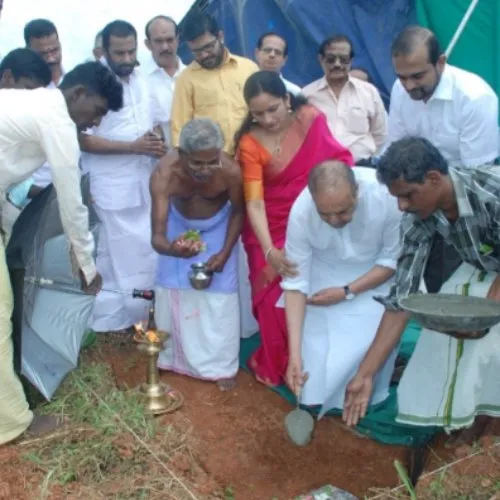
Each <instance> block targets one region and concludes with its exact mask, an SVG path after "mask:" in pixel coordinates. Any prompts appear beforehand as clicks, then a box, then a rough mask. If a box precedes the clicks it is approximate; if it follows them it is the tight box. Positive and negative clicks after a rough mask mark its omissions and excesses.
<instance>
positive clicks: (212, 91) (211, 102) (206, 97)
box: [194, 86, 221, 112]
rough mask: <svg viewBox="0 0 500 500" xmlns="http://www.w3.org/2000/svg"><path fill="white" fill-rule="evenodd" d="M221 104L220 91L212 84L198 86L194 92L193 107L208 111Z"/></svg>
mask: <svg viewBox="0 0 500 500" xmlns="http://www.w3.org/2000/svg"><path fill="white" fill-rule="evenodd" d="M220 104H221V91H220V90H219V89H218V88H216V87H213V86H207V87H205V86H199V87H198V88H196V90H195V93H194V109H195V110H197V111H202V112H203V111H208V110H211V109H213V108H216V107H217V106H218V105H220Z"/></svg>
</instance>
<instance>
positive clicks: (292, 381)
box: [285, 356, 307, 397]
mask: <svg viewBox="0 0 500 500" xmlns="http://www.w3.org/2000/svg"><path fill="white" fill-rule="evenodd" d="M306 380H307V373H305V372H304V371H303V369H302V359H301V357H300V356H290V359H289V360H288V367H287V369H286V374H285V382H286V385H287V386H288V387H289V388H290V390H291V391H292V392H293V393H294V394H295V396H296V397H299V395H300V393H301V391H302V387H303V386H304V384H305V382H306Z"/></svg>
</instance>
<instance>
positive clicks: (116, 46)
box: [80, 21, 166, 334]
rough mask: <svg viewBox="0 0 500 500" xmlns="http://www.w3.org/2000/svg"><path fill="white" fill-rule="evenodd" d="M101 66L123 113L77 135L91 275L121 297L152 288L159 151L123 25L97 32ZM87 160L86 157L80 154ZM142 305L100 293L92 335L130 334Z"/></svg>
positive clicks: (131, 38) (130, 35)
mask: <svg viewBox="0 0 500 500" xmlns="http://www.w3.org/2000/svg"><path fill="white" fill-rule="evenodd" d="M102 40H103V49H104V53H105V57H104V58H103V59H102V61H101V62H102V63H103V64H105V65H107V66H108V67H109V68H110V69H111V70H112V71H113V72H114V73H115V75H116V78H117V79H119V80H120V81H121V83H122V85H123V89H124V106H123V108H122V109H121V110H120V111H118V112H111V113H108V114H107V115H106V116H105V117H104V119H103V120H102V122H101V124H100V125H99V126H98V127H94V128H93V129H92V130H90V131H86V133H84V134H81V137H80V144H81V147H82V150H83V151H85V152H86V153H85V154H84V155H82V169H83V171H85V172H87V171H88V172H89V173H90V181H91V190H92V197H93V199H94V201H95V206H96V211H97V214H98V216H99V219H100V220H101V228H100V232H99V241H98V249H97V269H98V270H99V272H100V273H101V274H102V278H103V281H104V283H105V287H106V288H108V289H120V290H122V291H127V290H132V289H133V288H152V287H153V286H154V275H155V271H156V264H157V256H156V254H155V252H154V250H153V248H152V246H151V241H150V234H151V222H150V213H151V198H150V196H149V179H150V176H151V174H152V172H153V170H154V166H155V157H156V158H158V157H161V156H163V155H164V154H165V151H166V150H165V144H164V142H163V141H162V139H161V138H160V137H159V136H157V135H155V133H154V132H153V125H154V123H153V113H152V109H151V100H150V94H149V90H148V84H147V81H146V80H145V79H144V77H142V76H141V75H140V73H138V72H137V70H136V66H137V58H136V54H137V33H136V31H135V29H134V27H133V26H132V25H131V24H129V23H127V22H125V21H114V22H112V23H110V24H108V25H107V26H106V27H105V28H104V29H103V31H102ZM87 153H90V154H87ZM146 315H147V309H145V306H144V304H143V303H142V302H141V301H137V300H134V299H133V298H132V295H131V294H130V295H129V296H127V295H125V294H123V295H120V294H117V293H110V292H102V294H100V295H99V296H98V298H97V300H96V303H95V307H94V314H93V321H92V324H91V327H92V329H93V330H95V331H97V332H110V331H112V332H119V333H125V334H127V333H131V332H132V328H131V327H132V326H133V325H134V324H135V323H137V322H138V321H140V320H142V319H144V318H145V317H146Z"/></svg>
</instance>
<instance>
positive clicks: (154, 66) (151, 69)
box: [147, 57, 186, 78]
mask: <svg viewBox="0 0 500 500" xmlns="http://www.w3.org/2000/svg"><path fill="white" fill-rule="evenodd" d="M185 67H186V65H185V64H184V63H183V62H182V61H181V58H180V57H177V71H176V72H175V74H174V75H173V76H172V78H176V77H177V76H179V73H180V72H181V71H182V70H183V69H184V68H185ZM156 72H164V73H165V74H167V75H168V73H167V72H166V71H165V70H164V69H163V68H161V67H160V66H158V63H157V62H156V61H155V60H154V59H153V57H151V61H150V62H149V64H148V65H147V74H148V75H152V74H153V73H156ZM168 76H170V75H168Z"/></svg>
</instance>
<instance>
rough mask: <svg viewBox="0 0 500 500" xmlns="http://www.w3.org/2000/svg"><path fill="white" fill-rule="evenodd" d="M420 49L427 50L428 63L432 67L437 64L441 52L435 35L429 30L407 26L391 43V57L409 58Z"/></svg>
mask: <svg viewBox="0 0 500 500" xmlns="http://www.w3.org/2000/svg"><path fill="white" fill-rule="evenodd" d="M422 47H426V49H427V54H428V57H429V60H428V62H430V63H431V64H432V65H435V64H437V62H438V60H439V56H441V54H442V52H441V47H440V46H439V42H438V39H437V38H436V35H435V34H434V33H433V32H432V31H431V30H429V29H427V28H422V27H421V26H408V27H407V28H405V29H404V30H403V31H402V32H401V33H400V34H399V35H398V36H397V37H396V39H395V40H394V42H393V43H392V49H391V53H392V57H394V58H396V57H400V56H403V57H407V56H411V55H413V54H415V52H417V51H418V50H420V49H421V48H422Z"/></svg>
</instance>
